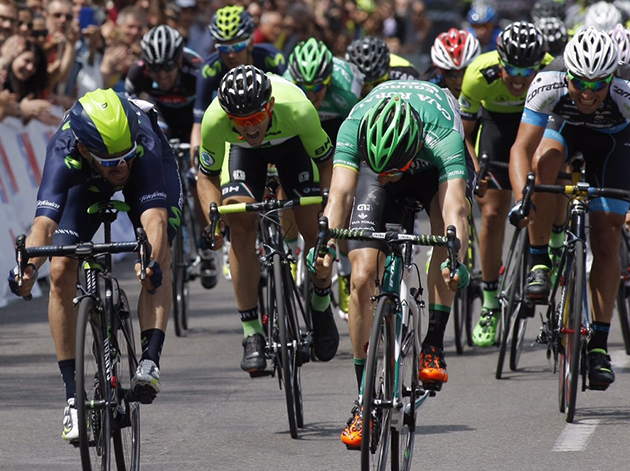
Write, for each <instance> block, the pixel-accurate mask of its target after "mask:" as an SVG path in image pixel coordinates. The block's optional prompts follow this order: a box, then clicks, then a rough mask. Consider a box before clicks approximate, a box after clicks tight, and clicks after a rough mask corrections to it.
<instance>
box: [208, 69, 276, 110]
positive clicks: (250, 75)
mask: <svg viewBox="0 0 630 471" xmlns="http://www.w3.org/2000/svg"><path fill="white" fill-rule="evenodd" d="M217 97H218V98H219V104H220V105H221V108H223V110H224V111H225V112H226V113H228V114H231V115H236V116H249V115H251V114H253V113H256V112H258V111H260V110H262V109H263V108H264V107H265V106H266V105H267V103H269V99H270V98H271V80H270V79H269V77H267V75H266V74H265V73H264V72H263V71H262V70H260V69H258V68H256V67H254V66H253V65H239V66H238V67H234V68H233V69H231V70H230V71H229V72H228V73H227V74H225V76H224V77H223V78H222V79H221V82H220V83H219V90H218V93H217Z"/></svg>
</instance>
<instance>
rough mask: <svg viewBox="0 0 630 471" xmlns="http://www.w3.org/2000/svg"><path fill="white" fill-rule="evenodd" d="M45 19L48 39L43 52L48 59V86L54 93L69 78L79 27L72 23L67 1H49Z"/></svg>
mask: <svg viewBox="0 0 630 471" xmlns="http://www.w3.org/2000/svg"><path fill="white" fill-rule="evenodd" d="M45 17H46V27H47V29H48V37H47V38H46V44H44V51H45V53H46V57H47V59H48V74H49V75H50V84H49V86H50V89H51V90H53V91H56V90H57V88H58V85H60V84H64V83H65V82H66V81H67V80H68V78H69V77H70V73H71V71H72V67H73V65H74V58H75V48H74V45H75V43H76V41H77V39H78V38H79V26H78V24H73V22H72V19H73V18H74V15H73V13H72V3H71V2H70V1H69V0H51V1H50V2H49V3H48V6H47V7H46V14H45ZM62 86H63V85H62Z"/></svg>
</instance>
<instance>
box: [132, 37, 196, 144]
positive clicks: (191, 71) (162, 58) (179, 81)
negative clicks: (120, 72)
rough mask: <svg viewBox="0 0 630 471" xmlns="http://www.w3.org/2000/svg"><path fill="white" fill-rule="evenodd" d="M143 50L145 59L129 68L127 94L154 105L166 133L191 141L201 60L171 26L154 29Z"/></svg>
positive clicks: (145, 38)
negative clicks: (185, 45)
mask: <svg viewBox="0 0 630 471" xmlns="http://www.w3.org/2000/svg"><path fill="white" fill-rule="evenodd" d="M140 47H141V48H142V56H141V58H140V59H138V60H137V61H136V62H134V63H133V64H132V66H131V68H130V69H129V73H128V74H127V78H126V79H125V93H126V94H127V95H128V96H130V97H131V98H141V99H143V100H146V101H148V102H150V103H152V104H154V105H155V106H156V108H157V111H158V113H159V114H160V126H161V127H162V129H163V130H164V133H165V134H166V135H167V136H168V137H169V138H177V139H181V140H182V141H184V142H188V140H189V139H190V132H191V130H192V124H193V105H194V103H195V92H196V88H195V87H196V84H197V73H198V72H199V68H200V67H201V62H202V60H201V57H199V56H198V55H197V53H195V52H194V51H192V50H191V49H188V48H184V38H183V37H182V36H181V34H179V32H178V31H177V30H176V29H173V28H171V27H170V26H167V25H159V26H156V27H155V28H152V29H151V30H150V31H149V32H148V33H146V34H145V35H144V37H143V38H142V42H141V43H140Z"/></svg>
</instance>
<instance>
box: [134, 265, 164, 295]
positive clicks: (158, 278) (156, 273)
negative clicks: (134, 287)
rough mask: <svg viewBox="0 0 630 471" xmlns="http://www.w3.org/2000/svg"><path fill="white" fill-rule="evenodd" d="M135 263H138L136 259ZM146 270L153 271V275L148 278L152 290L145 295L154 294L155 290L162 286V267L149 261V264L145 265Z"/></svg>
mask: <svg viewBox="0 0 630 471" xmlns="http://www.w3.org/2000/svg"><path fill="white" fill-rule="evenodd" d="M136 263H140V259H139V258H138V259H136ZM147 268H150V269H151V270H153V273H152V274H151V276H150V277H149V280H151V284H152V285H153V289H152V290H150V291H147V293H149V294H155V292H156V290H157V289H158V288H159V287H160V286H162V267H161V266H160V264H159V263H158V262H156V261H155V260H151V261H150V262H149V264H148V265H147Z"/></svg>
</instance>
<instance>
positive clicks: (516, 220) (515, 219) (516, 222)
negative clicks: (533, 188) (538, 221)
mask: <svg viewBox="0 0 630 471" xmlns="http://www.w3.org/2000/svg"><path fill="white" fill-rule="evenodd" d="M522 207H523V200H518V201H517V202H516V204H515V205H514V207H513V208H512V209H510V212H509V213H508V221H510V224H512V225H513V226H514V227H519V226H520V224H521V221H522V220H523V218H524V217H526V216H527V215H523V214H521V208H522ZM529 208H530V209H533V210H534V211H536V206H534V203H532V202H531V201H530V202H529Z"/></svg>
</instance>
